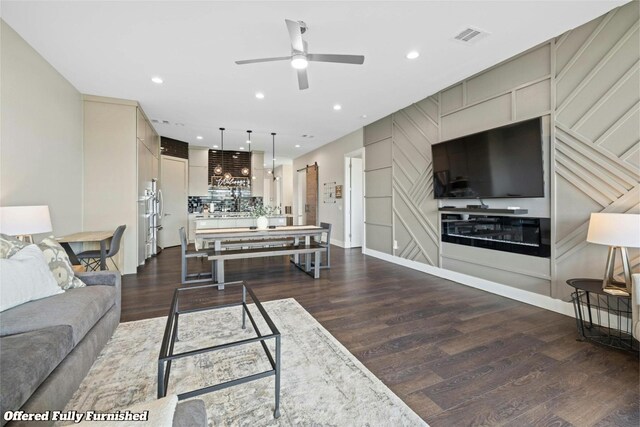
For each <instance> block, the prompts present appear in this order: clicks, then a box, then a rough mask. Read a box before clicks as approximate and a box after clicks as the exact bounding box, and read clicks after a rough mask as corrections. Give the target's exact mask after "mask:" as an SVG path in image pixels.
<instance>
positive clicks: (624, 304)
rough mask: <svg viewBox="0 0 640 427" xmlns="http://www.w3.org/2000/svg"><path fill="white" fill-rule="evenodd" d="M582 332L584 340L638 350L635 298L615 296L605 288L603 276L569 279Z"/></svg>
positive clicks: (577, 319)
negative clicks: (633, 318)
mask: <svg viewBox="0 0 640 427" xmlns="http://www.w3.org/2000/svg"><path fill="white" fill-rule="evenodd" d="M567 284H568V285H569V286H571V287H572V288H574V289H575V291H574V292H573V293H572V294H571V299H572V300H573V308H574V310H575V313H576V323H577V326H578V332H580V336H581V337H582V339H584V340H588V341H592V342H596V343H598V344H602V345H605V346H608V347H613V348H618V349H622V350H631V351H638V349H639V348H640V343H638V341H637V340H636V339H634V338H633V335H632V332H631V331H632V329H631V328H632V322H631V297H630V296H624V295H621V296H619V295H611V294H608V293H606V292H605V291H604V290H603V289H602V279H569V280H567Z"/></svg>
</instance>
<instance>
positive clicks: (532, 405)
mask: <svg viewBox="0 0 640 427" xmlns="http://www.w3.org/2000/svg"><path fill="white" fill-rule="evenodd" d="M207 267H208V265H207V263H206V262H205V263H201V262H200V261H197V260H191V261H190V268H192V269H194V270H197V269H206V268H207ZM226 275H227V281H234V280H246V281H247V282H249V283H250V284H251V285H252V286H253V289H254V291H255V293H256V294H257V296H258V297H259V298H260V299H261V300H262V301H268V300H274V299H280V298H290V297H292V298H295V299H296V300H297V301H298V302H299V303H300V304H302V306H303V307H305V309H306V310H307V311H308V312H309V313H311V314H312V315H313V317H315V318H316V319H317V320H318V321H319V322H320V323H321V324H322V325H323V326H324V327H325V328H326V329H327V330H329V331H330V332H331V333H332V334H333V335H334V336H335V337H336V338H337V339H338V340H339V341H340V342H341V343H342V344H343V345H344V346H345V347H346V348H347V349H349V351H350V352H351V353H353V354H354V355H355V356H356V357H357V358H358V359H359V360H360V361H362V362H363V363H364V364H365V365H366V366H367V367H368V368H369V369H370V370H371V371H372V372H373V373H374V374H375V375H376V376H377V377H378V378H380V379H381V380H382V381H383V382H384V383H385V384H387V386H389V388H391V389H392V390H393V391H394V392H395V393H396V394H397V395H398V396H399V397H400V398H402V399H403V400H404V401H405V402H406V403H407V404H408V405H409V406H410V407H411V408H412V409H413V410H414V411H415V412H416V413H418V414H419V415H420V416H421V417H422V418H424V419H425V420H426V421H427V422H428V423H429V424H430V425H431V426H433V427H437V426H467V425H491V426H493V425H508V426H529V425H535V426H569V425H574V426H634V427H637V426H638V425H640V415H639V412H640V411H639V390H638V387H639V376H638V370H639V369H638V365H639V364H638V355H637V354H631V353H625V352H621V351H616V350H611V349H607V348H603V347H599V346H596V345H593V344H590V343H586V342H580V341H577V340H576V338H577V337H578V335H577V332H576V324H575V320H574V319H572V318H569V317H566V316H563V315H560V314H556V313H553V312H550V311H546V310H543V309H540V308H536V307H533V306H530V305H527V304H523V303H519V302H516V301H513V300H510V299H507V298H503V297H500V296H496V295H493V294H490V293H487V292H483V291H480V290H477V289H473V288H469V287H466V286H463V285H460V284H457V283H455V282H451V281H448V280H444V279H441V278H438V277H435V276H430V275H427V274H424V273H420V272H417V271H413V270H410V269H407V268H404V267H401V266H397V265H394V264H391V263H388V262H385V261H381V260H378V259H376V258H372V257H367V256H364V255H362V254H361V253H360V250H359V249H354V250H344V249H341V248H338V247H332V268H331V270H323V271H322V274H321V279H320V280H313V279H312V278H311V277H309V276H307V275H305V274H304V273H302V272H301V271H299V270H298V269H296V268H295V267H293V266H291V265H290V264H289V262H288V261H287V260H285V259H284V258H268V259H251V260H238V261H231V262H227V263H226ZM179 281H180V252H179V248H169V249H166V250H165V251H163V252H162V253H161V254H160V255H159V256H158V257H156V258H154V259H152V260H151V261H150V262H148V263H147V265H146V266H145V267H144V268H143V269H141V271H140V272H139V274H137V275H129V276H125V277H124V279H123V292H122V300H123V301H122V321H132V320H138V319H144V318H149V317H156V316H165V315H166V313H167V311H168V308H169V303H170V300H171V296H172V293H173V289H174V288H175V287H177V286H178V285H179ZM234 292H236V291H232V290H231V289H227V290H225V291H222V292H218V291H216V293H215V296H212V297H211V298H214V299H216V300H220V301H224V300H229V299H230V298H232V297H234V296H237V295H236V294H234Z"/></svg>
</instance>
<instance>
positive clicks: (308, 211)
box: [296, 163, 318, 225]
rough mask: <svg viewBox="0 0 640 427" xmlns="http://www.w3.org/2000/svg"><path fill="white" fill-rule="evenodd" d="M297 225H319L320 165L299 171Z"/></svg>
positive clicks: (315, 164)
mask: <svg viewBox="0 0 640 427" xmlns="http://www.w3.org/2000/svg"><path fill="white" fill-rule="evenodd" d="M297 173H298V191H297V209H296V221H297V225H318V164H317V163H314V164H313V165H309V166H306V167H304V168H302V169H298V171H297Z"/></svg>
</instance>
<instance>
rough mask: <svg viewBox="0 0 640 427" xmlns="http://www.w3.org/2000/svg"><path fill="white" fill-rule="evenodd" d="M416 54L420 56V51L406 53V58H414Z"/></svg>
mask: <svg viewBox="0 0 640 427" xmlns="http://www.w3.org/2000/svg"><path fill="white" fill-rule="evenodd" d="M418 56H420V53H419V52H418V51H417V50H412V51H411V52H409V53H407V59H416V58H417V57H418Z"/></svg>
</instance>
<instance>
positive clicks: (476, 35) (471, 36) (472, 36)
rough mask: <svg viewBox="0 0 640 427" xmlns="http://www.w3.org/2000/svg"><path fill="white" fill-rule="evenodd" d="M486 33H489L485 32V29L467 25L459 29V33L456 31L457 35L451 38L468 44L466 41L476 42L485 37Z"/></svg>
mask: <svg viewBox="0 0 640 427" xmlns="http://www.w3.org/2000/svg"><path fill="white" fill-rule="evenodd" d="M488 35H489V33H487V32H486V31H483V30H480V29H478V28H473V27H469V28H465V29H464V30H462V31H460V33H458V35H457V36H455V37H454V38H453V39H454V40H457V41H459V42H461V43H464V44H468V43H469V44H471V43H475V42H477V41H478V40H480V39H483V38H485V37H486V36H488Z"/></svg>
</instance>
